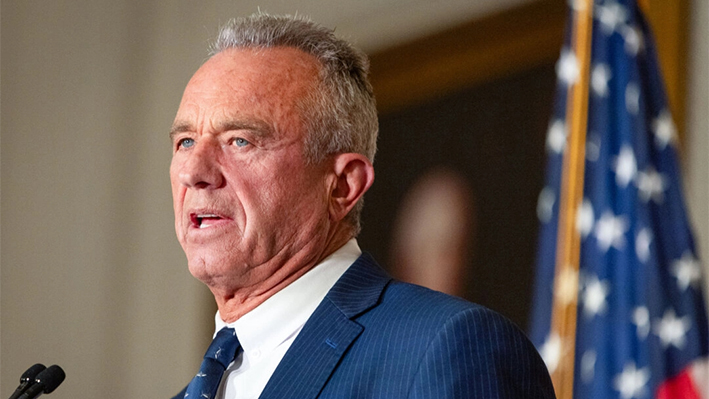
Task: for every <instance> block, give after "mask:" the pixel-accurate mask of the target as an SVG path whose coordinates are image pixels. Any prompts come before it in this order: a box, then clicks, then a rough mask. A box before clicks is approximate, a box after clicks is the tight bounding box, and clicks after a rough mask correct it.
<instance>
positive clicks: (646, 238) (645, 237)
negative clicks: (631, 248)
mask: <svg viewBox="0 0 709 399" xmlns="http://www.w3.org/2000/svg"><path fill="white" fill-rule="evenodd" d="M652 239H653V236H652V230H650V229H648V228H643V229H642V230H640V232H639V233H638V236H637V237H636V238H635V254H636V255H637V256H638V259H640V261H641V262H643V263H646V262H647V260H648V259H650V244H652Z"/></svg>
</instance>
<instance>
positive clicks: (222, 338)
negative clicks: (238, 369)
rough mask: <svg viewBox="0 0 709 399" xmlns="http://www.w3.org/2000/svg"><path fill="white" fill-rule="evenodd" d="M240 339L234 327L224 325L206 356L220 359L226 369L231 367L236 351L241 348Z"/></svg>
mask: <svg viewBox="0 0 709 399" xmlns="http://www.w3.org/2000/svg"><path fill="white" fill-rule="evenodd" d="M239 347H240V344H239V339H238V338H237V337H236V331H234V329H233V328H228V327H224V328H222V329H221V330H219V332H218V333H217V335H216V336H215V337H214V340H212V343H211V344H210V345H209V349H207V353H205V354H204V358H205V359H207V358H209V359H214V360H216V361H218V362H219V363H220V364H221V365H222V366H224V369H225V370H226V368H227V367H229V364H230V363H231V362H232V361H234V358H235V357H236V351H237V349H239Z"/></svg>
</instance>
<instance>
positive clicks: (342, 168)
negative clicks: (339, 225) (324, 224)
mask: <svg viewBox="0 0 709 399" xmlns="http://www.w3.org/2000/svg"><path fill="white" fill-rule="evenodd" d="M333 169H334V177H335V180H334V182H333V183H334V184H333V185H332V186H331V190H330V217H331V218H332V219H333V220H336V221H340V220H342V219H343V218H344V217H345V216H347V214H348V213H349V212H350V210H351V209H352V208H354V206H355V204H356V203H357V201H358V200H359V199H360V198H362V196H363V195H364V193H365V192H367V190H369V187H371V186H372V183H374V167H373V166H372V162H370V161H369V159H368V158H367V157H365V156H364V155H362V154H356V153H345V154H337V155H336V156H335V159H334V165H333Z"/></svg>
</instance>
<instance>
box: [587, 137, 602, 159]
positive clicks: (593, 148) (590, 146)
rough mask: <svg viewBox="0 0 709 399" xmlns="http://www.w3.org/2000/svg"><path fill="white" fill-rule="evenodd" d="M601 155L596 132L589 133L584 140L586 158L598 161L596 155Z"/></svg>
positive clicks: (599, 142)
mask: <svg viewBox="0 0 709 399" xmlns="http://www.w3.org/2000/svg"><path fill="white" fill-rule="evenodd" d="M600 155H601V138H600V137H599V136H598V134H596V133H593V132H591V133H589V135H588V140H586V159H588V160H589V161H591V162H596V161H598V157H599V156H600Z"/></svg>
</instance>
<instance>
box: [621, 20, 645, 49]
mask: <svg viewBox="0 0 709 399" xmlns="http://www.w3.org/2000/svg"><path fill="white" fill-rule="evenodd" d="M620 34H621V35H622V36H623V39H624V40H625V51H626V52H627V53H628V54H630V55H638V53H639V52H640V50H644V49H645V38H644V37H643V33H642V32H641V31H640V29H638V28H637V27H635V26H624V27H623V28H621V30H620Z"/></svg>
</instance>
